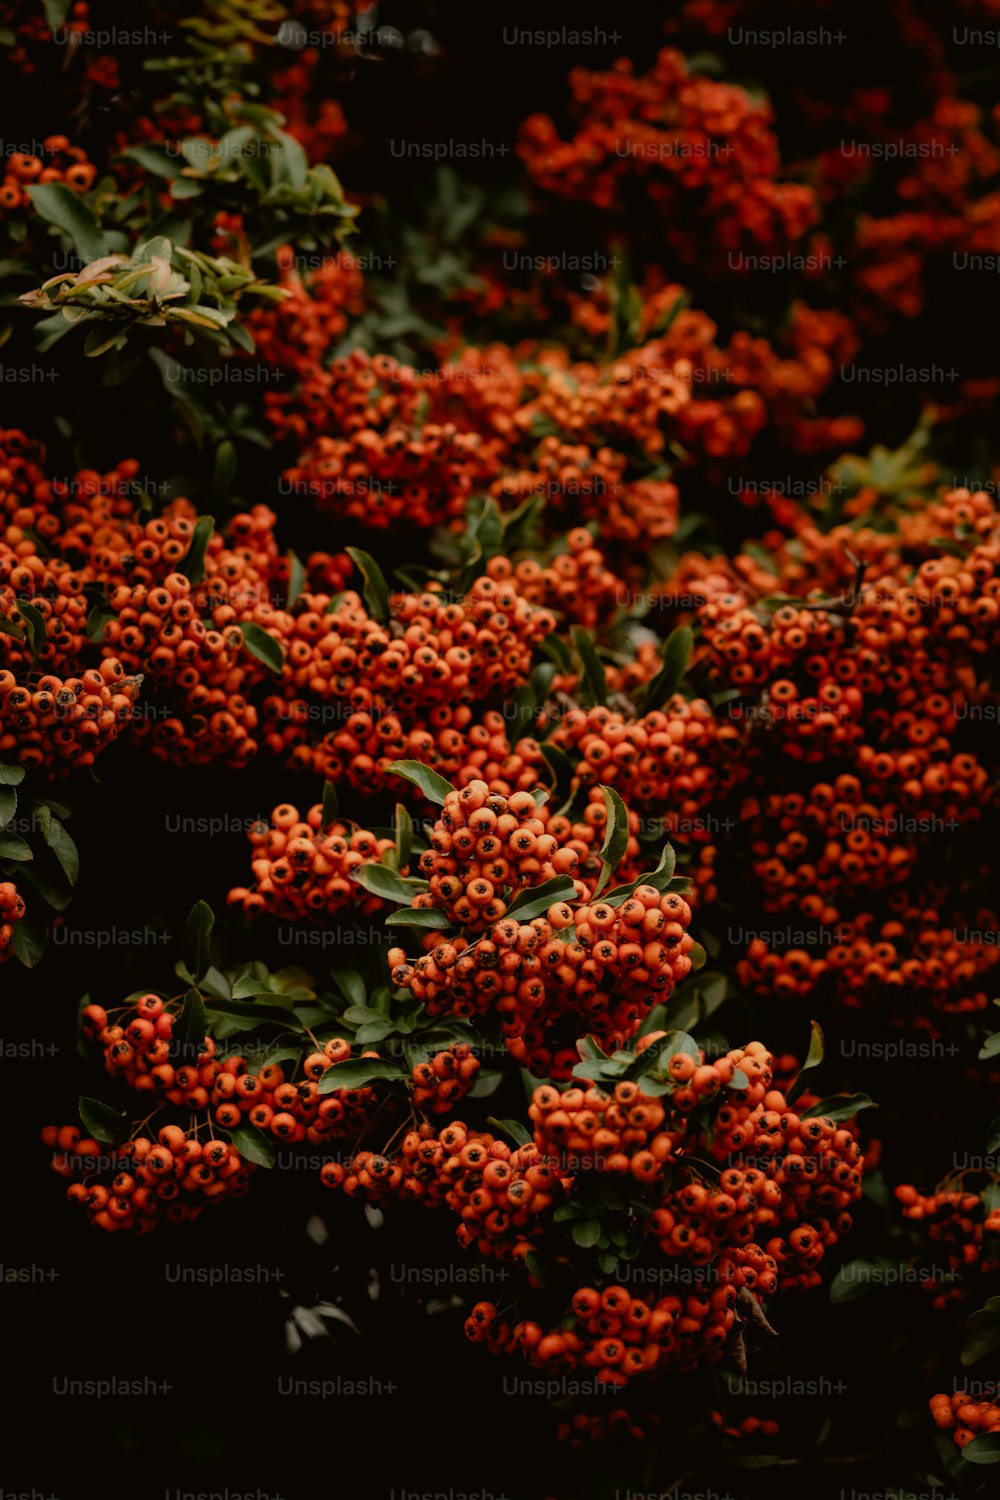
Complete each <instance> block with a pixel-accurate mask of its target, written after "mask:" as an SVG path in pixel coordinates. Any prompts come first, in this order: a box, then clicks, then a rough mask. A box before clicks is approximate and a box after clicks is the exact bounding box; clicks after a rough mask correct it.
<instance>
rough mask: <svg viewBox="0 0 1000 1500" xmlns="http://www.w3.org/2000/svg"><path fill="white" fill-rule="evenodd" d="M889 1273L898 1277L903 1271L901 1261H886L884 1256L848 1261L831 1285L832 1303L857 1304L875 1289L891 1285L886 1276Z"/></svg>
mask: <svg viewBox="0 0 1000 1500" xmlns="http://www.w3.org/2000/svg"><path fill="white" fill-rule="evenodd" d="M888 1271H891V1272H893V1273H895V1276H896V1277H898V1276H899V1274H900V1271H901V1267H900V1263H899V1261H896V1260H886V1258H885V1256H884V1255H876V1256H872V1257H870V1258H869V1257H865V1256H862V1257H860V1258H859V1259H857V1260H851V1261H848V1263H847V1265H846V1266H841V1268H840V1270H839V1271H838V1272H837V1274H836V1276H835V1277H834V1278H833V1280H832V1281H831V1283H830V1301H831V1302H833V1303H836V1304H839V1303H841V1302H856V1301H857V1299H858V1298H859V1297H864V1296H865V1295H866V1293H868V1292H870V1291H872V1290H873V1288H875V1287H877V1286H886V1285H889V1284H890V1283H889V1280H888V1278H887V1276H886V1272H888Z"/></svg>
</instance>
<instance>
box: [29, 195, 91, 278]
mask: <svg viewBox="0 0 1000 1500" xmlns="http://www.w3.org/2000/svg"><path fill="white" fill-rule="evenodd" d="M27 193H28V196H29V198H30V199H31V201H32V203H33V205H34V207H35V209H36V211H37V212H38V213H39V214H40V215H41V217H42V218H43V219H45V220H46V221H47V222H48V223H49V224H54V225H55V226H56V228H57V229H61V230H62V231H63V233H64V234H67V235H68V236H69V238H70V239H71V240H72V242H73V248H74V250H75V251H76V253H77V255H78V256H79V257H80V259H81V260H82V261H83V263H84V265H87V264H89V263H90V261H92V260H100V259H101V257H102V256H104V255H107V254H108V253H109V250H110V248H111V247H110V246H109V244H108V241H107V239H106V237H105V235H104V234H103V233H102V231H101V227H100V225H99V224H98V222H97V220H96V219H95V218H94V215H93V213H92V212H91V211H90V209H89V208H88V207H87V205H86V204H85V203H84V201H83V199H82V198H81V197H80V195H79V194H78V193H74V192H73V191H72V189H70V188H68V187H63V185H62V183H59V182H42V183H39V184H38V185H37V186H36V187H29V188H28V189H27Z"/></svg>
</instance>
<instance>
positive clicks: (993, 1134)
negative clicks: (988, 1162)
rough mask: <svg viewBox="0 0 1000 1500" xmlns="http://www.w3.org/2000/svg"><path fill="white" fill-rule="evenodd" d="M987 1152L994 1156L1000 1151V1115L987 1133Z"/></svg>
mask: <svg viewBox="0 0 1000 1500" xmlns="http://www.w3.org/2000/svg"><path fill="white" fill-rule="evenodd" d="M986 1150H987V1151H988V1152H989V1153H990V1155H992V1154H993V1153H994V1152H995V1151H1000V1115H998V1116H997V1118H996V1119H995V1120H994V1121H993V1123H992V1124H991V1125H990V1127H989V1129H988V1130H987V1132H986Z"/></svg>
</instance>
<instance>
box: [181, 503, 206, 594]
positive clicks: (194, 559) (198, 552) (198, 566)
mask: <svg viewBox="0 0 1000 1500" xmlns="http://www.w3.org/2000/svg"><path fill="white" fill-rule="evenodd" d="M214 531H215V517H214V516H199V517H198V519H197V521H196V522H195V526H194V531H193V532H192V533H191V545H190V546H189V547H188V549H187V552H186V553H185V554H184V557H183V558H182V559H181V561H180V563H179V564H178V568H177V571H178V572H179V573H183V574H184V577H185V578H188V579H190V581H191V582H192V583H200V582H201V580H202V578H203V577H204V576H205V553H206V552H207V550H208V544H209V542H210V541H211V539H212V533H213V532H214Z"/></svg>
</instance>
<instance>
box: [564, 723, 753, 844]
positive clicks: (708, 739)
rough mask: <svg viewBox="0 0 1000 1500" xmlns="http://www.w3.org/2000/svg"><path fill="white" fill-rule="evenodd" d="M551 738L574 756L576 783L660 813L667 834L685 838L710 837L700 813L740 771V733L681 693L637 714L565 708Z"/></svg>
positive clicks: (720, 794) (727, 786)
mask: <svg viewBox="0 0 1000 1500" xmlns="http://www.w3.org/2000/svg"><path fill="white" fill-rule="evenodd" d="M551 740H552V743H553V744H554V745H558V746H559V747H560V749H562V750H565V751H566V753H567V754H571V755H574V756H576V757H578V759H577V761H576V775H577V777H578V778H579V780H580V782H581V784H583V785H588V784H590V785H597V784H598V783H601V784H603V785H605V786H613V787H615V788H616V789H617V790H618V791H619V792H620V793H621V794H622V796H623V797H624V798H626V799H627V801H628V803H629V805H630V806H634V807H641V808H644V809H646V808H648V809H655V811H656V812H658V813H661V814H662V817H663V827H664V832H665V833H666V834H668V835H671V834H674V833H678V834H679V836H680V837H681V838H683V839H685V840H686V841H687V840H692V839H693V840H698V839H699V838H700V839H705V838H707V837H708V831H707V826H708V825H707V824H706V825H705V829H704V831H703V830H702V827H701V817H700V815H701V814H703V813H704V810H705V809H706V807H708V806H709V804H710V803H713V802H715V801H717V800H718V798H719V797H720V796H723V795H724V794H725V792H726V791H727V789H728V788H729V786H730V785H732V784H733V783H734V782H735V781H736V780H737V779H738V777H739V776H740V775H741V774H744V773H743V772H742V771H741V768H740V756H741V753H742V748H743V747H742V744H741V737H740V734H739V731H738V730H737V729H736V728H735V727H734V726H732V725H727V724H725V723H720V721H719V719H718V718H717V717H716V716H715V715H714V714H713V712H712V709H711V706H710V705H709V704H708V703H707V702H706V701H705V700H704V699H702V698H694V699H691V700H688V699H686V698H683V697H681V695H680V694H675V695H674V696H673V697H672V698H671V699H670V700H669V702H668V703H667V704H666V705H665V706H664V708H663V709H659V710H656V711H655V712H652V713H648V714H644V715H642V717H641V718H629V717H628V716H626V715H625V714H623V713H620V712H618V711H616V710H613V709H610V708H606V707H605V706H604V705H596V706H595V707H593V708H589V709H583V708H573V709H570V710H569V711H568V712H567V713H566V714H564V715H563V716H562V718H560V719H559V721H558V722H557V723H556V725H555V726H554V728H553V730H552V735H551Z"/></svg>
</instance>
